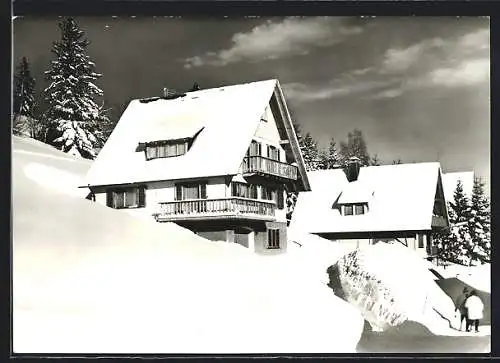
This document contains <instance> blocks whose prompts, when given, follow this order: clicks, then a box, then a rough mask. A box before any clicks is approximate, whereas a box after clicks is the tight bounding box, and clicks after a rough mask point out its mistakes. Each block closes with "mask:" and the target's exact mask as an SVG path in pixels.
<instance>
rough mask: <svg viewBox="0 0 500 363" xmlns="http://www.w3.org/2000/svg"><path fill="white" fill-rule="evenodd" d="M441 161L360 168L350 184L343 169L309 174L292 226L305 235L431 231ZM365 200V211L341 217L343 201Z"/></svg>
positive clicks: (361, 201)
mask: <svg viewBox="0 0 500 363" xmlns="http://www.w3.org/2000/svg"><path fill="white" fill-rule="evenodd" d="M440 173H441V168H440V164H439V163H437V162H433V163H414V164H398V165H383V166H370V167H362V168H361V169H360V172H359V176H358V179H357V181H354V182H351V183H349V181H348V180H347V177H346V174H345V173H344V171H343V170H342V169H331V170H319V171H313V172H310V173H308V175H309V180H310V183H311V189H312V191H310V192H301V193H299V197H298V200H297V204H296V206H295V210H294V212H293V215H292V220H291V224H290V227H293V228H296V229H298V230H303V231H304V232H309V233H347V232H383V231H416V230H430V229H431V224H432V213H433V207H434V197H435V195H436V188H437V185H438V182H439V181H438V180H439V179H438V175H439V174H440ZM365 202H366V203H368V208H369V211H368V213H366V214H364V215H357V216H342V215H340V211H339V210H338V209H337V208H335V207H336V206H338V205H339V204H342V203H365Z"/></svg>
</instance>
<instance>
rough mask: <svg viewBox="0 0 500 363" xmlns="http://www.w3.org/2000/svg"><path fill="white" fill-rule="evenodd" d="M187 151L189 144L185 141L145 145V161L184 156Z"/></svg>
mask: <svg viewBox="0 0 500 363" xmlns="http://www.w3.org/2000/svg"><path fill="white" fill-rule="evenodd" d="M188 149H189V142H188V141H187V140H179V141H174V140H170V141H156V142H152V143H146V148H145V152H146V160H152V159H158V158H169V157H173V156H180V155H184V154H185V153H187V151H188Z"/></svg>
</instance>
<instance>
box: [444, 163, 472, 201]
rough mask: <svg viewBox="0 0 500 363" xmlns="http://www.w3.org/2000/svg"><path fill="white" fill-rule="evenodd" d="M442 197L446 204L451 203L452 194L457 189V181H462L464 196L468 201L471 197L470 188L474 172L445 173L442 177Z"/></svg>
mask: <svg viewBox="0 0 500 363" xmlns="http://www.w3.org/2000/svg"><path fill="white" fill-rule="evenodd" d="M442 179H443V191H444V197H445V199H446V201H447V202H452V201H453V194H454V193H455V189H456V188H457V183H458V181H459V180H460V181H462V185H463V187H464V192H465V195H466V196H467V197H468V198H469V199H470V198H471V197H472V187H473V185H474V172H473V171H463V172H455V173H445V174H443V175H442Z"/></svg>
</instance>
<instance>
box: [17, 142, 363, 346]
mask: <svg viewBox="0 0 500 363" xmlns="http://www.w3.org/2000/svg"><path fill="white" fill-rule="evenodd" d="M89 166H90V162H89V161H86V160H83V159H78V158H75V157H72V156H69V155H66V154H63V153H61V152H59V151H57V150H55V149H53V148H51V147H49V146H47V145H43V144H41V143H37V142H35V141H33V140H29V139H23V138H18V137H14V144H13V303H14V306H13V309H14V310H13V324H14V325H13V328H14V331H13V346H14V352H16V353H29V352H36V353H48V352H50V353H97V352H98V353H278V352H279V353H295V352H296V353H314V352H354V351H355V349H356V344H357V342H358V340H359V338H360V336H361V331H362V328H363V319H362V317H361V315H360V313H359V311H358V310H357V309H356V308H354V307H353V306H351V305H349V304H348V303H346V302H345V301H343V300H341V299H339V298H338V297H336V296H334V294H333V292H332V290H331V289H329V288H328V287H327V286H326V285H325V284H324V281H322V280H321V279H322V278H324V275H321V274H320V273H319V269H318V270H317V271H318V273H316V271H315V272H314V273H307V271H308V270H307V266H308V264H306V263H305V262H304V261H305V260H304V259H303V258H302V257H300V256H306V255H305V254H303V255H300V254H299V253H295V254H294V253H293V252H292V253H290V256H295V257H290V258H286V257H280V258H272V257H270V256H267V257H266V256H262V257H259V256H255V255H254V254H252V253H249V251H248V250H246V249H245V248H243V247H241V246H239V245H237V244H228V243H225V242H209V241H207V240H205V239H203V238H200V237H198V236H196V235H195V234H193V233H192V232H190V231H188V230H185V229H183V228H180V227H178V226H177V225H175V224H170V223H165V224H157V223H154V222H149V221H145V220H141V219H138V218H136V217H133V216H131V215H129V214H128V213H127V212H126V211H117V210H112V209H109V208H106V207H104V206H101V205H98V204H95V203H92V202H90V201H87V200H85V199H84V196H85V194H86V192H87V191H86V190H85V189H80V190H78V189H76V188H75V187H76V186H77V185H78V184H79V182H80V181H81V180H82V177H83V175H84V174H85V173H86V171H87V170H88V168H89ZM295 252H297V251H295ZM299 255H300V256H299ZM332 261H333V262H334V258H333V256H332ZM333 262H332V263H333ZM309 265H310V264H309ZM321 268H323V266H322V267H321ZM323 271H324V270H323ZM320 276H321V277H320ZM335 327H341V328H335Z"/></svg>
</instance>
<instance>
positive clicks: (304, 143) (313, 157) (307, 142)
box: [300, 132, 320, 171]
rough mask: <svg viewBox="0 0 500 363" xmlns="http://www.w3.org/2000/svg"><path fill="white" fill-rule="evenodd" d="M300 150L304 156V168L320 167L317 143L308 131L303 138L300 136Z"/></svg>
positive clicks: (313, 168)
mask: <svg viewBox="0 0 500 363" xmlns="http://www.w3.org/2000/svg"><path fill="white" fill-rule="evenodd" d="M300 150H301V152H302V156H303V158H304V163H305V166H306V170H307V171H313V170H318V169H319V168H320V154H319V150H318V145H317V143H316V141H314V139H313V137H312V136H311V134H310V133H309V132H308V133H306V135H305V136H304V137H303V138H301V140H300Z"/></svg>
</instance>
